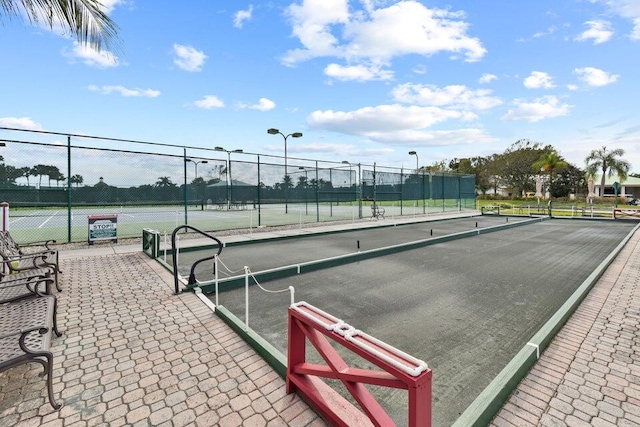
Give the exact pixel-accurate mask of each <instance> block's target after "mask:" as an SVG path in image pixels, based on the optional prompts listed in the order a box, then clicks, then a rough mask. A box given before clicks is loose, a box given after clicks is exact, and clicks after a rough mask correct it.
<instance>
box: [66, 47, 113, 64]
mask: <svg viewBox="0 0 640 427" xmlns="http://www.w3.org/2000/svg"><path fill="white" fill-rule="evenodd" d="M66 55H67V56H69V57H72V58H78V59H80V60H81V61H82V62H83V63H84V64H85V65H88V66H90V67H97V68H111V67H117V66H118V65H120V63H119V61H118V57H117V56H115V55H113V54H112V53H111V52H109V51H104V50H103V51H100V52H98V51H96V50H94V49H92V48H91V47H89V46H88V45H82V44H80V43H78V42H74V43H73V48H72V49H71V53H68V54H66Z"/></svg>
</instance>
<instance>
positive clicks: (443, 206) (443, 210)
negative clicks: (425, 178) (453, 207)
mask: <svg viewBox="0 0 640 427" xmlns="http://www.w3.org/2000/svg"><path fill="white" fill-rule="evenodd" d="M441 196H442V212H445V211H446V207H445V203H444V202H445V198H444V172H442V194H441Z"/></svg>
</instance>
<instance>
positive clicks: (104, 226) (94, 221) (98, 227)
mask: <svg viewBox="0 0 640 427" xmlns="http://www.w3.org/2000/svg"><path fill="white" fill-rule="evenodd" d="M87 219H88V220H89V230H88V234H89V245H93V242H96V241H100V240H111V241H112V242H113V243H118V215H89V216H88V217H87Z"/></svg>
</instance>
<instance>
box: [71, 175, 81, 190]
mask: <svg viewBox="0 0 640 427" xmlns="http://www.w3.org/2000/svg"><path fill="white" fill-rule="evenodd" d="M83 182H84V178H83V177H82V175H78V174H75V175H73V176H72V177H71V183H72V184H75V185H76V188H78V187H79V186H80V184H82V183H83Z"/></svg>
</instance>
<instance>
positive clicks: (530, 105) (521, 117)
mask: <svg viewBox="0 0 640 427" xmlns="http://www.w3.org/2000/svg"><path fill="white" fill-rule="evenodd" d="M513 105H514V108H512V109H510V110H509V111H508V112H507V114H505V115H504V116H502V120H510V121H527V122H530V123H535V122H539V121H541V120H544V119H550V118H554V117H560V116H566V115H568V114H569V112H570V110H571V105H569V104H561V103H560V100H559V99H558V98H557V97H555V96H551V95H548V96H544V97H542V98H537V99H535V100H533V101H531V102H527V101H526V100H524V99H515V100H514V101H513Z"/></svg>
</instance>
